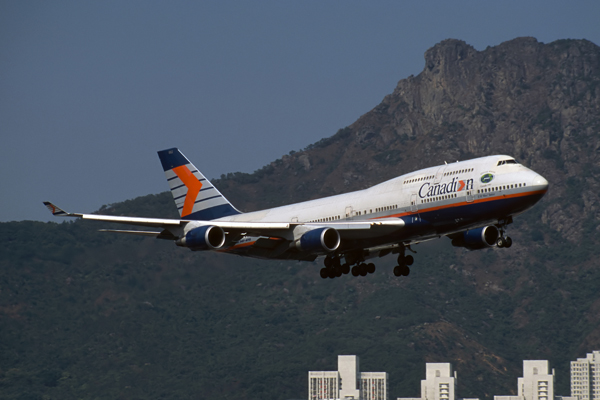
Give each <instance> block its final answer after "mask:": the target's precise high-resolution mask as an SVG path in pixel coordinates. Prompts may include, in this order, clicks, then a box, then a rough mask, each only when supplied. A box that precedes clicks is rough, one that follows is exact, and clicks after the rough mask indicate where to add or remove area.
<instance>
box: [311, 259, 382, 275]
mask: <svg viewBox="0 0 600 400" xmlns="http://www.w3.org/2000/svg"><path fill="white" fill-rule="evenodd" d="M350 266H351V264H349V263H347V262H346V263H344V264H342V263H341V261H340V258H339V257H325V267H323V268H321V271H320V275H321V278H323V279H327V278H329V279H333V278H339V277H340V276H342V275H346V274H348V273H349V272H350V271H352V276H367V274H372V273H373V272H375V269H376V268H375V264H373V263H369V264H365V263H364V262H358V263H356V265H354V266H353V267H352V268H350Z"/></svg>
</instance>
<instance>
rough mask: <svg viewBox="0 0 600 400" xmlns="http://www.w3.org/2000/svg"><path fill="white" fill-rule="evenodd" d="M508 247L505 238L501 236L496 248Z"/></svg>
mask: <svg viewBox="0 0 600 400" xmlns="http://www.w3.org/2000/svg"><path fill="white" fill-rule="evenodd" d="M505 245H506V242H505V241H504V238H503V237H502V236H500V237H499V238H498V239H496V246H497V247H500V248H502V247H504V246H505Z"/></svg>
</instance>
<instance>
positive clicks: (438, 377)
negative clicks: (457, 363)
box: [398, 363, 457, 400]
mask: <svg viewBox="0 0 600 400" xmlns="http://www.w3.org/2000/svg"><path fill="white" fill-rule="evenodd" d="M456 379H457V378H456V372H455V371H453V370H452V365H451V364H450V363H427V364H425V379H424V380H422V381H421V397H417V398H413V397H399V398H398V400H455V390H456Z"/></svg>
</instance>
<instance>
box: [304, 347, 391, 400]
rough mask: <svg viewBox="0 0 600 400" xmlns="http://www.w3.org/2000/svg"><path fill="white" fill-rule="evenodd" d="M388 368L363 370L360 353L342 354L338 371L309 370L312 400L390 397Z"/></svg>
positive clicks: (386, 398) (357, 399)
mask: <svg viewBox="0 0 600 400" xmlns="http://www.w3.org/2000/svg"><path fill="white" fill-rule="evenodd" d="M387 381H388V374H387V373H386V372H360V368H359V360H358V357H357V356H338V370H337V371H310V372H309V373H308V400H350V399H354V400H388V387H387Z"/></svg>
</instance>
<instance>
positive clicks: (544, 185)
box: [533, 175, 548, 191]
mask: <svg viewBox="0 0 600 400" xmlns="http://www.w3.org/2000/svg"><path fill="white" fill-rule="evenodd" d="M533 187H535V188H536V189H537V190H544V191H546V190H548V181H547V180H546V178H544V177H543V176H541V175H537V176H536V177H535V178H534V179H533Z"/></svg>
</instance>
